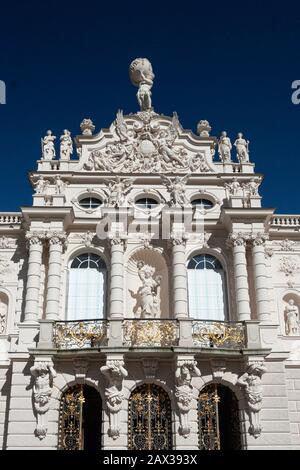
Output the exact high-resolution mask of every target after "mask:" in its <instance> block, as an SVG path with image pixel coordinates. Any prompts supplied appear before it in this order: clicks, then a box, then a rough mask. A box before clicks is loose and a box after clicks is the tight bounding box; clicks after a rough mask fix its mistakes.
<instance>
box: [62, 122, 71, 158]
mask: <svg viewBox="0 0 300 470" xmlns="http://www.w3.org/2000/svg"><path fill="white" fill-rule="evenodd" d="M72 153H73V142H72V138H71V132H70V131H68V129H65V130H64V133H63V135H61V136H60V159H61V160H70V157H71V155H72Z"/></svg>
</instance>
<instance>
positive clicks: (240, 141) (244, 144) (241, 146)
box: [233, 132, 249, 163]
mask: <svg viewBox="0 0 300 470" xmlns="http://www.w3.org/2000/svg"><path fill="white" fill-rule="evenodd" d="M233 145H234V146H235V147H236V155H237V159H238V161H239V162H240V163H246V162H249V140H245V139H244V138H243V134H242V133H241V132H239V133H238V135H237V139H236V141H235V142H234V144H233Z"/></svg>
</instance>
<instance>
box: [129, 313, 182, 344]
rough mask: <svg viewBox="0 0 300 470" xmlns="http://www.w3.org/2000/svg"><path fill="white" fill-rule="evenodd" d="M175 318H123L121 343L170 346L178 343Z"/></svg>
mask: <svg viewBox="0 0 300 470" xmlns="http://www.w3.org/2000/svg"><path fill="white" fill-rule="evenodd" d="M178 339H179V331H178V323H177V321H176V320H162V319H159V320H155V319H151V320H124V322H123V345H124V346H129V347H130V346H131V347H132V346H134V347H170V346H176V345H177V344H178Z"/></svg>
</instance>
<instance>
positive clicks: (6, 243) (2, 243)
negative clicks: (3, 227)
mask: <svg viewBox="0 0 300 470" xmlns="http://www.w3.org/2000/svg"><path fill="white" fill-rule="evenodd" d="M6 248H11V240H10V239H9V238H7V237H6V236H5V235H2V237H0V249H6Z"/></svg>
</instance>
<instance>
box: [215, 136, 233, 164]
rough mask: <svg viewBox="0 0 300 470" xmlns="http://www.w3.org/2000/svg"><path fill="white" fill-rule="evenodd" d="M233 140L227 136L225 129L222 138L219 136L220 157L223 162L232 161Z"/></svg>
mask: <svg viewBox="0 0 300 470" xmlns="http://www.w3.org/2000/svg"><path fill="white" fill-rule="evenodd" d="M231 149H232V145H231V141H230V139H229V137H228V136H227V132H225V131H223V132H222V134H221V136H220V138H219V145H218V151H219V157H220V160H221V162H223V163H227V162H231Z"/></svg>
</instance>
